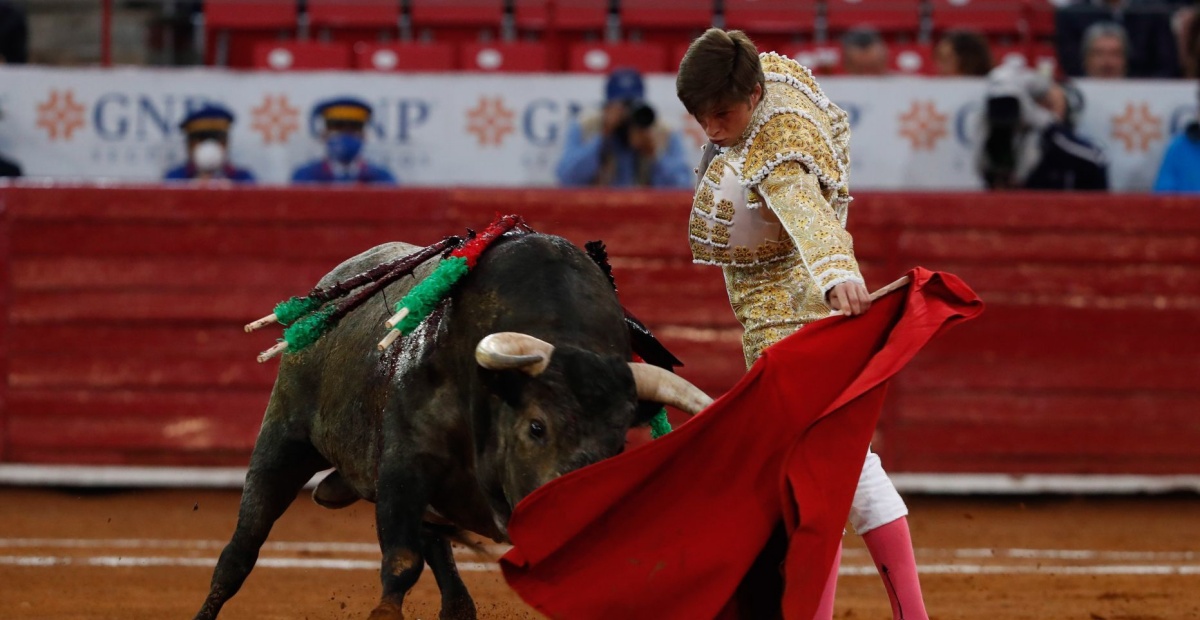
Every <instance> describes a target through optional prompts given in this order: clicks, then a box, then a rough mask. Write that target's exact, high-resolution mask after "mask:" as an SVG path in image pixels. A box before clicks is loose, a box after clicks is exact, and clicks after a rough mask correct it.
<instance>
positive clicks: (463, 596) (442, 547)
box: [421, 530, 475, 620]
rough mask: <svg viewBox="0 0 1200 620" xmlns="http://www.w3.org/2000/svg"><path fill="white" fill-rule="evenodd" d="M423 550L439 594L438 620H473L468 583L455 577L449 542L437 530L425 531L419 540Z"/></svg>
mask: <svg viewBox="0 0 1200 620" xmlns="http://www.w3.org/2000/svg"><path fill="white" fill-rule="evenodd" d="M421 543H422V547H421V549H422V551H423V552H424V554H425V561H426V562H427V563H428V564H429V569H430V570H431V571H433V576H434V578H436V579H437V585H438V590H441V592H442V613H441V614H440V615H439V616H438V617H439V618H440V620H475V601H473V600H471V593H470V592H467V584H465V583H463V580H462V577H461V576H459V574H458V565H456V564H455V563H454V550H453V549H451V548H450V540H449V539H448V538H446V537H445V536H443V535H442V534H440V533H438V532H436V531H428V530H427V531H426V532H425V533H424V535H422V537H421Z"/></svg>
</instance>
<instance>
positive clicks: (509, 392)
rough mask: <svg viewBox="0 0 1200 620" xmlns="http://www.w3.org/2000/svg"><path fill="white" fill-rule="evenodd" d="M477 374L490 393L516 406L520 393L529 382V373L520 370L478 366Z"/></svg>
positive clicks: (518, 402) (519, 400)
mask: <svg viewBox="0 0 1200 620" xmlns="http://www.w3.org/2000/svg"><path fill="white" fill-rule="evenodd" d="M479 376H480V379H481V380H482V381H483V386H484V388H486V389H487V391H488V392H489V393H490V394H495V395H496V396H499V397H500V399H501V400H503V401H504V402H506V403H508V404H509V405H512V406H514V407H516V406H517V405H518V404H520V402H521V393H522V392H523V391H524V390H525V387H526V386H527V385H528V384H529V382H530V380H531V379H530V377H529V375H526V374H525V373H524V372H521V371H520V370H491V369H488V368H484V367H482V366H480V367H479Z"/></svg>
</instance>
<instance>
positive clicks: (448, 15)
mask: <svg viewBox="0 0 1200 620" xmlns="http://www.w3.org/2000/svg"><path fill="white" fill-rule="evenodd" d="M409 18H410V19H411V20H412V28H413V32H414V33H415V34H416V35H417V37H418V38H420V39H425V38H427V37H432V38H433V39H439V40H447V41H459V42H462V41H475V40H478V39H479V38H480V34H481V33H483V32H487V33H489V34H488V36H490V37H491V38H498V34H499V32H500V26H501V23H502V22H503V20H504V0H412V2H411V4H410V6H409Z"/></svg>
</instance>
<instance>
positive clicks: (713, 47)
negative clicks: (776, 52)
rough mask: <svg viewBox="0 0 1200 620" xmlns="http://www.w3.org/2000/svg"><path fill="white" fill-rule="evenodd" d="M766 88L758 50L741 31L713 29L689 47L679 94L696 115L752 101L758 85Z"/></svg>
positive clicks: (677, 84) (678, 80)
mask: <svg viewBox="0 0 1200 620" xmlns="http://www.w3.org/2000/svg"><path fill="white" fill-rule="evenodd" d="M755 85H758V86H762V87H765V86H766V78H765V77H764V76H763V69H762V64H761V63H760V62H759V61H758V48H757V47H755V46H754V42H753V41H751V40H750V37H748V36H746V33H744V32H742V31H741V30H730V31H728V32H726V31H724V30H721V29H720V28H709V29H708V31H707V32H705V33H704V34H702V35H700V37H699V38H697V39H696V40H695V41H692V44H691V45H690V46H688V50H687V53H685V54H684V55H683V61H682V62H680V64H679V75H678V76H676V77H675V93H676V94H677V95H678V96H679V100H680V101H681V102H683V107H685V108H687V111H688V113H689V114H691V115H692V116H703V115H705V114H708V113H709V112H712V111H713V110H714V109H716V108H718V107H723V106H725V105H730V104H734V103H744V102H747V101H749V100H750V95H751V94H753V93H754V86H755Z"/></svg>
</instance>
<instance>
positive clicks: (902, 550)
mask: <svg viewBox="0 0 1200 620" xmlns="http://www.w3.org/2000/svg"><path fill="white" fill-rule="evenodd" d="M862 539H863V542H865V543H867V550H868V551H870V552H871V559H872V560H874V561H875V568H877V569H878V570H879V576H880V577H881V578H883V587H884V588H885V589H886V590H887V594H888V598H889V599H891V601H892V618H894V619H895V620H928V618H929V614H928V613H927V612H926V611H925V601H924V599H923V598H922V597H921V582H920V580H919V579H917V560H916V558H914V557H913V546H912V536H911V535H910V534H909V532H908V519H907V518H905V517H900V518H899V519H896V520H895V521H892V522H891V523H888V524H887V525H883V526H880V527H877V528H875V529H873V530H871V531H869V532H867V533H866V534H863V537H862Z"/></svg>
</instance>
